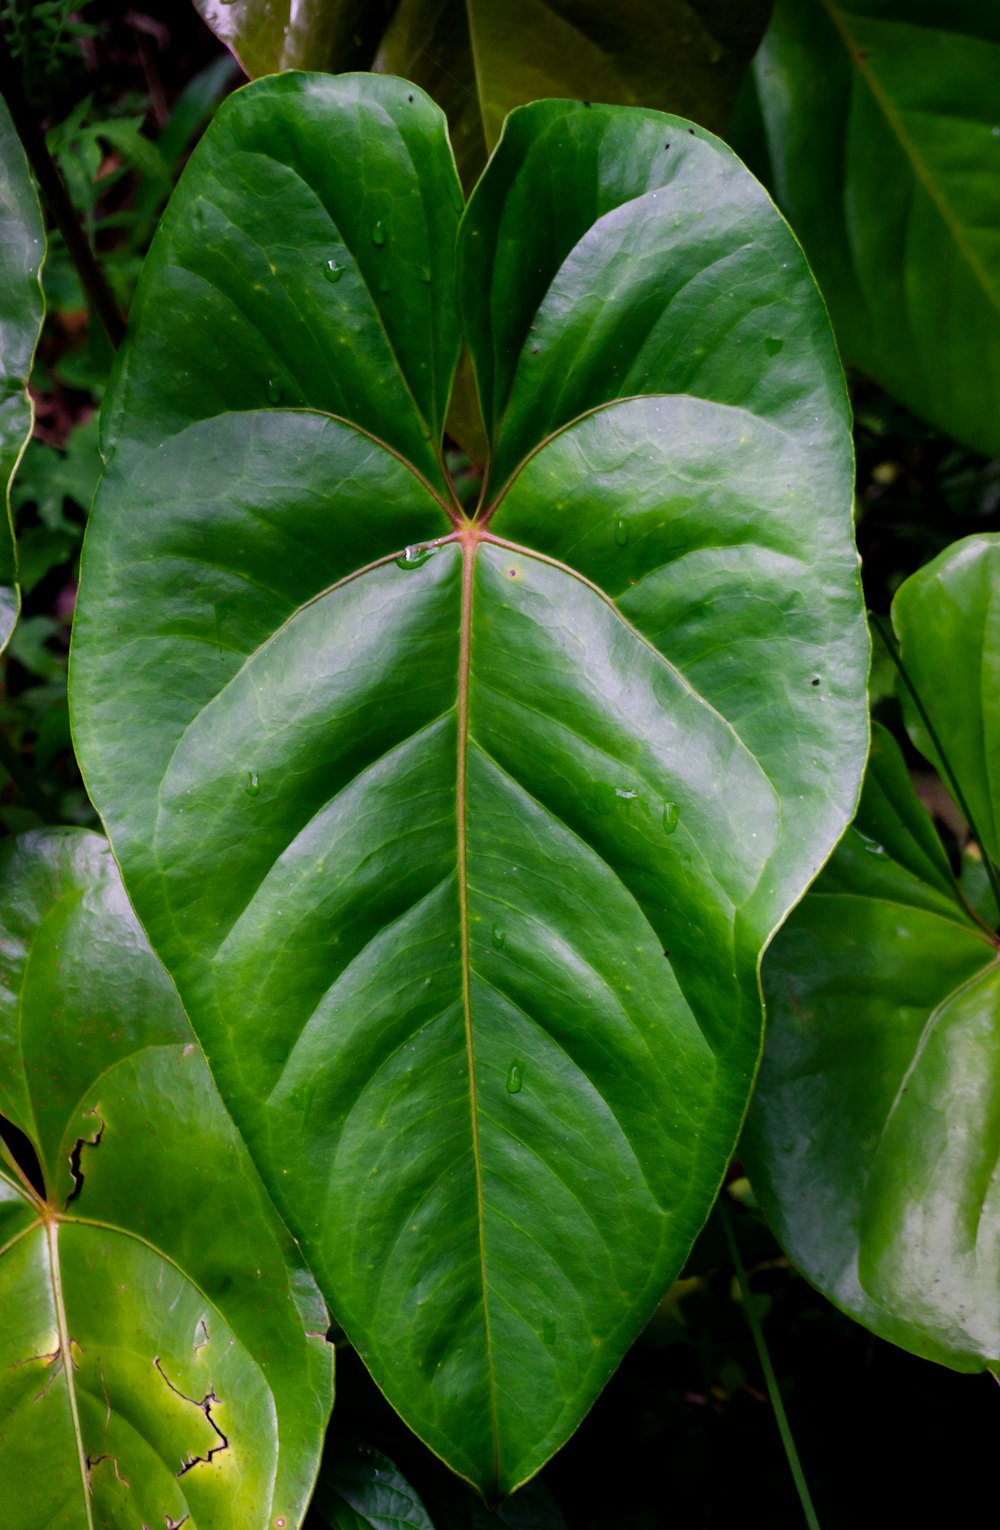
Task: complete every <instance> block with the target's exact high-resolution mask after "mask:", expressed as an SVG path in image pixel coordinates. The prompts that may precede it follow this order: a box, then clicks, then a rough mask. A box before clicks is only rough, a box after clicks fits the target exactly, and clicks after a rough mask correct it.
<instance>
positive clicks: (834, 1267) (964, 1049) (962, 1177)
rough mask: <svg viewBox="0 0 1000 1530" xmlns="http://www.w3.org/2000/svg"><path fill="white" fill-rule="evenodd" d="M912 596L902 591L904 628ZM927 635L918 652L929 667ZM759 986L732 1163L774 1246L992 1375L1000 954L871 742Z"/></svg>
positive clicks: (902, 1334)
mask: <svg viewBox="0 0 1000 1530" xmlns="http://www.w3.org/2000/svg"><path fill="white" fill-rule="evenodd" d="M976 540H979V539H976ZM952 556H953V555H952V554H950V553H949V554H946V555H945V557H946V558H952ZM914 579H915V580H916V581H921V582H923V583H924V584H927V585H929V584H931V583H932V579H931V578H930V577H929V576H928V574H927V571H923V572H921V573H920V574H917V575H915V576H914ZM908 583H912V581H910V582H908ZM913 600H914V597H913V596H912V595H911V593H910V591H909V589H908V586H907V585H904V586H903V588H902V589H901V590H900V593H899V595H898V596H897V606H896V608H895V611H894V617H895V619H896V621H897V628H898V626H899V625H900V623H899V617H898V615H896V612H898V610H899V607H900V606H903V607H907V608H910V609H912V605H913ZM969 625H970V626H971V625H972V624H971V623H970V624H969ZM931 639H932V631H931V630H930V629H927V630H925V631H924V633H923V634H922V635H921V636H920V637H919V638H918V642H927V643H928V647H927V649H926V650H925V651H926V652H927V654H928V657H929V658H930V661H931V662H932V663H935V664H936V662H937V661H936V657H935V656H934V655H933V653H932V652H931V648H930V641H931ZM969 646H970V647H971V646H973V641H972V637H971V634H970V643H969ZM991 647H992V648H993V651H994V654H995V652H996V649H995V644H993V645H991ZM909 648H910V644H909V643H907V644H906V646H905V649H904V652H906V650H907V649H909ZM951 657H952V663H953V666H954V667H953V668H952V669H951V670H950V671H949V677H950V678H949V686H956V685H959V686H960V684H961V682H960V678H959V677H960V676H961V675H962V673H963V669H962V666H961V665H958V664H955V658H956V655H955V653H954V651H952V655H951ZM909 662H910V655H909V654H907V664H908V665H909ZM972 725H973V724H972V719H971V718H970V732H971V728H972ZM943 738H944V741H945V747H946V750H947V748H948V746H949V743H950V738H951V735H948V734H945V735H943ZM764 978H765V996H766V999H767V1009H768V1029H767V1045H766V1047H765V1051H764V1062H763V1066H762V1068H761V1074H760V1079H759V1081H758V1086H757V1090H756V1092H755V1094H754V1102H753V1105H752V1107H751V1111H750V1117H749V1120H748V1123H747V1129H746V1132H745V1133H744V1137H743V1144H742V1147H741V1154H742V1156H743V1159H744V1161H745V1163H746V1165H747V1168H748V1171H749V1173H750V1175H751V1177H752V1180H753V1186H754V1189H755V1191H756V1192H757V1194H758V1195H759V1197H760V1201H761V1205H762V1206H763V1208H764V1211H765V1213H766V1215H767V1218H768V1221H769V1222H770V1223H771V1226H772V1227H773V1229H774V1231H775V1233H776V1234H777V1236H778V1238H779V1239H780V1241H781V1243H782V1244H783V1246H784V1247H785V1249H786V1250H787V1251H788V1254H789V1256H790V1257H791V1258H792V1259H793V1260H794V1262H795V1264H796V1266H797V1267H798V1268H799V1269H800V1270H801V1271H802V1273H803V1274H804V1275H806V1276H807V1278H808V1279H809V1280H811V1281H812V1282H813V1284H814V1285H816V1286H818V1287H819V1289H820V1290H821V1291H823V1292H824V1293H825V1294H826V1295H827V1296H829V1297H830V1299H831V1300H832V1301H834V1302H836V1303H837V1305H838V1306H839V1307H841V1308H842V1309H843V1310H844V1311H845V1312H848V1313H849V1314H850V1315H851V1316H852V1317H854V1318H857V1319H858V1321H859V1322H862V1323H865V1324H866V1325H867V1326H868V1327H869V1328H871V1329H873V1330H874V1331H875V1332H876V1333H878V1334H880V1335H882V1337H883V1338H886V1339H890V1340H891V1341H892V1342H893V1343H895V1344H900V1345H902V1346H903V1347H904V1348H906V1349H909V1350H912V1351H913V1352H914V1353H916V1354H918V1355H924V1356H926V1357H927V1358H929V1359H932V1360H937V1361H940V1362H941V1363H943V1364H945V1365H950V1366H953V1367H955V1369H957V1370H962V1371H971V1370H981V1369H982V1368H983V1367H984V1366H985V1365H989V1364H993V1365H997V1364H998V1363H1000V1281H998V1274H1000V1195H998V1193H997V1185H996V1183H995V1180H996V1164H997V1159H998V1156H1000V1087H998V1080H1000V967H998V964H997V938H996V936H995V935H994V934H993V932H992V931H991V930H990V929H989V927H988V926H984V925H983V924H982V923H981V922H980V920H979V919H977V918H976V917H975V916H974V915H973V914H972V913H971V912H970V911H969V910H968V909H967V908H966V907H965V906H964V905H963V903H962V900H961V898H960V896H959V894H958V891H957V889H956V887H955V883H954V881H953V879H952V875H951V870H950V867H949V864H948V859H947V857H946V855H945V852H944V849H943V847H942V845H941V842H940V840H939V839H938V837H937V834H936V832H935V830H934V827H933V825H932V823H931V821H930V819H929V818H928V817H927V814H926V812H925V811H924V809H923V807H922V806H921V804H920V803H919V802H918V801H917V798H916V796H915V794H914V791H913V787H912V786H911V784H910V781H909V777H908V775H907V771H906V766H905V764H904V762H903V757H902V755H901V753H900V750H899V747H898V745H897V744H896V743H895V742H894V740H893V739H892V737H891V736H890V735H889V734H887V733H885V732H883V731H882V730H878V731H877V732H876V736H875V739H874V742H873V748H872V757H871V762H870V764H869V768H868V775H867V779H866V783H865V789H864V794H863V796H862V800H861V809H860V811H859V813H858V817H857V820H856V822H855V824H854V826H853V828H851V829H850V830H848V833H847V835H846V836H845V838H844V841H843V843H842V845H841V846H840V847H839V848H838V850H837V851H836V853H835V855H834V857H833V860H832V861H831V862H830V865H829V866H828V867H827V868H826V870H825V871H824V872H823V875H822V876H821V878H820V880H819V882H818V883H817V884H816V887H815V888H814V889H813V890H812V891H811V892H810V893H809V894H808V895H807V896H806V898H805V900H804V902H803V903H802V905H801V906H800V907H799V908H798V909H797V910H796V911H795V913H794V914H793V915H792V917H791V918H790V919H789V921H788V924H787V925H786V926H785V928H784V929H783V930H782V932H781V934H780V935H779V936H778V939H777V940H776V942H775V944H774V947H773V949H772V951H770V952H769V953H768V956H767V958H766V959H765V963H764Z"/></svg>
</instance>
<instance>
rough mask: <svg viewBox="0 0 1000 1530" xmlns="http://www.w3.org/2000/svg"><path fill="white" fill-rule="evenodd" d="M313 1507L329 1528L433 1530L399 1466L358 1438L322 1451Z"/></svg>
mask: <svg viewBox="0 0 1000 1530" xmlns="http://www.w3.org/2000/svg"><path fill="white" fill-rule="evenodd" d="M313 1507H314V1508H315V1509H317V1510H318V1511H319V1512H320V1513H321V1514H322V1515H323V1518H324V1521H325V1523H326V1524H327V1525H329V1526H330V1530H434V1525H433V1524H432V1523H431V1519H430V1516H429V1515H428V1513H427V1510H426V1509H425V1508H424V1506H423V1504H422V1503H421V1501H420V1497H419V1495H418V1494H417V1493H416V1492H414V1490H413V1488H412V1487H411V1486H410V1484H409V1483H408V1482H407V1480H406V1478H405V1477H404V1476H403V1473H402V1472H401V1471H400V1470H399V1467H398V1466H397V1465H396V1464H395V1462H393V1461H390V1460H389V1457H388V1456H384V1455H383V1454H382V1452H381V1451H380V1450H376V1449H375V1448H374V1446H372V1445H367V1444H365V1443H364V1441H362V1440H338V1441H336V1442H335V1443H334V1445H333V1447H332V1448H331V1449H329V1450H328V1451H327V1452H326V1454H325V1455H324V1457H323V1466H322V1469H321V1471H320V1476H319V1482H318V1483H317V1485H316V1494H315V1497H314V1499H313Z"/></svg>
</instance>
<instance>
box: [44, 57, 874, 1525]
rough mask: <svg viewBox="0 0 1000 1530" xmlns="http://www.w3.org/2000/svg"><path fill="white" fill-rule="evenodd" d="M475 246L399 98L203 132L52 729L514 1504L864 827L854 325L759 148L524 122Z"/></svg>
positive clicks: (432, 1399)
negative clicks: (850, 387)
mask: <svg viewBox="0 0 1000 1530" xmlns="http://www.w3.org/2000/svg"><path fill="white" fill-rule="evenodd" d="M459 205H460V197H459V187H458V179H457V175H456V172H455V167H454V162H453V160H452V157H451V153H450V150H449V145H448V140H447V136H446V132H445V124H444V119H443V117H442V116H441V114H440V112H439V111H438V110H437V109H436V108H435V107H434V106H433V105H432V104H431V103H430V102H429V101H428V100H427V98H426V97H425V96H423V95H422V94H421V93H420V92H419V91H417V90H416V89H415V88H414V87H413V86H410V85H407V84H406V83H405V82H403V81H400V80H394V79H388V78H385V77H382V76H344V77H341V78H329V77H322V76H309V75H299V76H296V75H283V76H277V77H275V78H272V79H269V80H262V81H259V82H257V83H256V84H254V85H252V86H249V87H247V88H246V89H245V90H243V91H242V92H240V93H239V94H238V95H237V96H235V97H234V98H231V100H230V101H229V102H228V103H227V104H226V105H225V106H224V107H223V108H222V110H221V112H220V113H219V116H218V117H217V119H216V121H215V123H214V124H213V126H212V128H211V129H210V131H209V133H208V134H207V136H206V137H205V139H204V140H203V142H202V144H201V145H200V147H199V149H198V150H197V151H196V153H195V155H194V156H193V158H192V160H191V163H190V166H189V168H188V169H187V171H186V172H185V175H184V178H183V180H182V182H181V185H180V187H179V189H178V191H177V193H176V194H175V197H174V200H173V202H172V205H171V208H170V209H169V211H168V213H167V215H166V217H165V219H164V222H163V224H162V226H161V229H160V232H159V234H158V235H157V239H156V242H155V244H154V246H153V248H152V250H151V253H150V256H149V260H148V263H147V266H146V269H145V273H144V276H143V279H142V282H141V284H140V288H139V291H138V295H137V298H136V306H135V309H134V312H133V318H132V333H131V339H130V341H129V343H128V344H127V346H126V348H125V351H124V353H123V355H122V358H121V362H120V365H119V368H118V373H117V377H116V380H115V383H114V385H113V387H112V390H111V397H110V399H109V402H108V404H107V406H106V409H105V419H104V430H105V444H106V451H107V453H108V456H109V463H108V468H107V472H106V476H105V478H104V481H103V485H102V487H101V488H100V489H99V491H98V496H97V504H96V509H95V511H94V515H93V519H92V521H91V528H90V531H89V533H88V546H87V549H86V552H85V557H84V561H85V565H86V566H85V570H84V573H83V578H82V593H81V602H80V607H79V612H78V625H77V629H76V638H75V650H74V656H73V661H72V671H73V681H72V684H73V693H74V694H73V707H74V718H75V729H76V736H77V740H78V743H79V746H80V750H81V754H82V760H83V768H84V771H85V773H86V776H87V779H88V782H89V785H90V787H91V789H92V792H93V796H94V799H95V801H96V802H97V804H98V806H99V808H100V811H101V812H102V814H103V815H104V818H105V821H106V823H107V825H108V827H109V830H110V833H111V836H112V841H113V843H114V845H115V849H116V853H117V854H118V855H119V857H120V859H121V863H122V866H123V868H124V874H125V878H126V882H127V885H128V886H129V890H130V893H131V895H132V897H133V898H134V900H135V902H136V907H137V909H138V910H139V913H140V917H141V918H142V920H143V922H144V924H145V926H146V928H147V929H148V930H149V931H150V933H151V938H152V940H153V942H154V945H155V946H156V948H157V950H158V951H159V953H160V954H161V956H162V957H163V959H164V961H165V962H166V964H167V966H168V968H169V970H170V971H171V973H172V975H173V977H174V979H175V981H176V983H177V985H178V987H179V990H180V993H181V995H182V998H183V999H184V1002H185V1006H186V1008H187V1009H188V1013H189V1014H190V1015H191V1017H192V1020H193V1023H194V1025H195V1028H196V1029H197V1031H198V1034H199V1036H200V1038H201V1039H202V1041H203V1043H204V1045H205V1047H206V1048H207V1051H208V1054H209V1057H210V1060H211V1063H212V1067H213V1071H214V1073H215V1076H216V1078H217V1080H218V1081H219V1084H220V1088H221V1089H222V1092H223V1095H224V1097H225V1098H226V1099H227V1101H228V1103H229V1105H230V1108H231V1109H232V1111H233V1113H234V1116H235V1118H236V1120H237V1122H238V1124H239V1127H240V1130H241V1132H242V1133H243V1134H244V1136H245V1138H246V1140H247V1141H248V1143H249V1144H250V1147H251V1151H252V1152H253V1154H254V1157H255V1161H256V1163H257V1165H258V1167H259V1169H260V1171H261V1173H262V1175H263V1176H264V1179H265V1181H266V1183H267V1184H268V1186H269V1187H270V1188H271V1190H272V1192H273V1194H274V1195H275V1196H276V1198H277V1200H278V1203H279V1205H280V1207H281V1209H282V1211H283V1212H284V1214H285V1216H286V1217H287V1219H288V1220H289V1223H290V1225H291V1226H292V1229H293V1231H294V1232H295V1234H296V1236H297V1237H298V1238H300V1239H301V1241H302V1246H303V1250H304V1251H305V1252H306V1256H307V1258H308V1259H309V1262H310V1265H311V1267H312V1268H313V1269H314V1271H315V1272H316V1275H317V1278H318V1279H319V1282H320V1285H321V1286H322V1288H323V1290H324V1293H325V1294H326V1296H327V1298H328V1300H329V1301H330V1302H331V1304H332V1305H333V1307H334V1309H335V1312H336V1315H337V1318H338V1320H339V1321H340V1322H341V1323H342V1324H343V1326H344V1328H345V1329H346V1330H347V1333H348V1335H349V1336H350V1338H351V1340H352V1342H353V1343H354V1344H355V1345H356V1346H357V1348H358V1350H359V1352H360V1354H361V1355H362V1357H363V1358H364V1360H365V1362H366V1364H367V1365H368V1367H369V1368H370V1370H371V1371H372V1373H373V1375H374V1376H375V1378H376V1380H377V1381H378V1382H379V1384H380V1385H381V1386H382V1387H383V1388H384V1390H385V1392H386V1393H387V1395H388V1396H389V1398H390V1399H391V1401H392V1402H393V1403H394V1404H395V1406H396V1407H397V1408H399V1409H400V1411H401V1412H402V1413H403V1415H404V1417H405V1418H406V1420H407V1422H408V1423H409V1424H410V1425H411V1426H412V1427H413V1428H414V1429H415V1430H416V1431H417V1433H418V1434H420V1435H421V1436H422V1437H423V1438H424V1439H425V1440H426V1441H428V1442H429V1443H430V1444H431V1445H432V1447H433V1448H434V1449H435V1450H436V1451H438V1452H439V1453H440V1454H441V1455H442V1456H444V1457H445V1459H446V1460H447V1461H448V1462H449V1463H450V1464H451V1465H452V1466H453V1467H454V1468H455V1469H456V1470H457V1471H458V1472H460V1473H461V1474H463V1475H465V1476H467V1477H468V1478H470V1479H471V1480H472V1481H473V1482H475V1483H477V1484H478V1485H479V1486H480V1487H481V1489H482V1491H483V1492H484V1494H486V1495H487V1496H488V1497H490V1498H494V1497H500V1496H503V1494H505V1493H507V1492H510V1491H512V1490H513V1489H514V1487H516V1486H517V1484H518V1483H519V1482H521V1481H523V1480H524V1479H525V1478H527V1477H529V1476H530V1475H531V1474H532V1473H533V1472H534V1471H536V1470H537V1469H538V1467H539V1466H540V1465H541V1463H542V1462H543V1461H544V1460H545V1459H546V1457H547V1456H548V1455H550V1454H551V1453H552V1451H553V1450H555V1449H556V1448H557V1447H558V1446H559V1445H560V1444H561V1443H562V1441H563V1440H564V1439H565V1438H566V1436H567V1434H568V1433H569V1432H570V1431H571V1430H572V1429H573V1428H574V1427H575V1425H576V1424H577V1422H578V1421H579V1419H580V1417H581V1415H582V1414H583V1412H584V1411H585V1409H586V1408H587V1407H588V1406H589V1405H590V1403H591V1402H592V1400H593V1399H594V1397H595V1396H596V1394H597V1392H598V1391H599V1390H600V1388H601V1387H602V1386H603V1384H604V1382H605V1381H606V1380H607V1378H608V1376H609V1375H610V1373H611V1371H612V1370H613V1369H614V1367H615V1366H616V1365H617V1363H618V1361H619V1360H620V1358H621V1356H622V1354H623V1352H624V1350H625V1348H626V1347H627V1345H628V1344H629V1343H630V1342H631V1340H632V1338H633V1337H634V1335H635V1334H636V1332H637V1331H638V1330H639V1328H640V1327H641V1326H642V1324H643V1323H644V1321H645V1320H646V1318H647V1317H648V1316H649V1314H650V1312H651V1311H652V1309H653V1307H654V1305H655V1303H656V1301H657V1299H658V1297H659V1296H660V1294H661V1293H662V1291H663V1289H664V1288H665V1286H666V1285H667V1283H668V1282H669V1280H670V1279H671V1278H672V1276H673V1275H674V1274H676V1272H677V1270H678V1268H679V1267H680V1265H681V1263H682V1261H683V1259H684V1256H685V1254H686V1251H687V1249H688V1247H689V1246H690V1244H691V1241H692V1239H693V1238H694V1236H695V1234H696V1233H697V1231H698V1229H699V1227H700V1226H701V1223H702V1222H703V1220H704V1218H705V1215H706V1212H707V1210H708V1207H709V1205H710V1204H711V1201H712V1198H713V1196H714V1194H715V1191H716V1189H717V1187H718V1184H719V1181H720V1179H721V1176H722V1174H723V1171H724V1168H725V1164H726V1161H727V1158H728V1156H729V1153H730V1152H731V1150H732V1146H733V1143H734V1140H735V1137H736V1133H737V1131H738V1128H739V1123H740V1120H741V1117H742V1114H743V1111H744V1108H745V1105H746V1100H747V1096H748V1093H749V1090H750V1084H751V1081H752V1078H753V1074H754V1070H755V1067H756V1060H757V1053H758V1048H759V1044H760V1032H761V1007H760V996H759V990H758V979H757V967H758V961H759V957H760V953H761V950H762V948H763V946H764V944H765V943H766V941H767V940H768V938H769V937H770V935H771V932H772V931H773V930H774V929H775V927H776V926H777V925H778V923H779V922H780V921H781V919H782V918H783V917H784V914H785V913H786V911H787V909H788V908H789V906H790V905H791V903H793V902H794V901H795V900H796V899H797V898H798V897H799V896H800V895H801V893H802V891H803V889H804V888H805V886H806V884H807V883H808V882H809V880H810V879H811V877H812V876H813V874H814V873H815V871H816V869H817V868H818V866H819V865H820V864H821V862H822V861H823V860H824V858H825V857H826V856H827V855H828V854H829V851H830V849H831V847H832V845H833V843H834V842H835V840H836V839H837V837H838V835H839V834H840V833H841V831H842V829H843V827H844V824H845V823H846V822H847V819H848V817H849V816H850V814H851V812H852V810H853V807H854V799H855V794H856V791H857V788H858V782H859V777H860V774H861V769H862V764H863V760H864V756H865V752H866V744H867V720H866V712H865V701H864V675H865V669H866V665H867V652H868V645H867V637H866V633H865V628H864V620H863V615H862V610H861V602H860V593H859V588H858V577H857V562H856V556H855V553H854V551H853V546H852V540H851V520H850V504H851V477H852V475H851V453H850V442H849V435H848V422H847V407H846V401H845V397H844V390H843V383H842V379H841V376H840V372H839V369H838V365H837V360H836V355H835V352H834V348H833V344H832V340H831V336H830V333H829V329H828V326H827V323H826V318H825V314H824V311H823V307H822V303H821V301H820V299H819V296H818V294H817V292H816V289H815V286H814V285H813V282H812V279H811V277H810V275H809V272H808V270H807V268H806V266H805V264H804V262H803V260H802V257H801V254H800V252H799V250H798V246H797V245H796V243H795V240H794V238H793V237H792V235H791V233H790V232H789V230H788V228H787V226H786V225H785V224H784V222H783V221H782V220H781V218H780V217H779V216H778V215H777V214H776V212H775V210H774V207H773V205H772V204H771V202H770V201H769V200H768V198H767V197H766V195H765V194H764V193H763V192H762V191H761V189H760V187H759V186H758V185H757V184H756V182H754V181H753V180H752V179H751V178H750V177H749V176H748V175H747V173H746V171H745V170H744V169H743V168H742V166H741V165H740V164H739V162H738V161H737V160H736V159H735V158H734V157H733V155H732V154H731V153H730V152H729V150H728V149H726V148H725V147H724V146H723V145H722V144H720V143H719V142H718V141H717V140H715V139H713V138H712V137H710V136H709V135H707V134H705V133H702V132H700V131H698V130H696V129H695V128H693V127H691V126H689V125H688V124H687V123H685V122H682V121H680V120H678V119H676V118H671V117H664V116H661V115H660V114H659V113H656V112H648V111H640V110H627V109H625V108H613V107H607V108H597V107H595V108H589V109H588V108H586V107H584V106H583V105H580V104H579V103H566V102H562V103H559V102H548V103H540V104H538V105H535V106H529V107H526V108H523V109H521V110H520V111H518V112H515V113H514V114H513V115H512V116H511V118H510V119H509V121H508V124H507V127H506V130H505V134H504V137H503V139H502V141H501V143H500V145H499V147H498V149H497V152H496V154H495V156H494V158H493V160H492V161H491V163H490V166H489V169H488V171H487V173H486V175H485V177H484V179H483V181H482V182H481V183H480V185H479V188H478V190H477V192H476V194H475V196H474V197H473V199H472V201H471V203H470V205H469V207H468V209H467V211H466V212H465V214H464V218H463V221H462V228H461V233H459ZM456 268H457V273H458V274H457V276H456ZM459 292H460V293H461V297H462V303H463V307H464V311H465V333H466V337H467V341H468V344H469V347H470V350H471V354H472V358H473V362H474V365H475V369H476V373H477V377H478V383H479V389H480V392H481V395H482V399H483V405H484V418H485V420H486V422H487V424H488V426H489V430H490V435H491V441H492V448H491V450H492V456H491V464H490V468H489V472H488V478H487V484H486V488H485V491H484V496H483V500H482V503H481V505H480V507H479V509H478V511H477V512H476V514H475V515H474V516H473V517H466V516H465V515H464V514H463V513H462V511H461V510H460V509H459V507H458V505H457V503H456V502H455V500H454V499H453V497H452V494H451V488H450V484H449V482H448V476H447V472H446V469H445V465H444V458H443V451H442V422H443V419H444V417H445V410H446V406H447V401H448V394H449V389H450V386H451V380H452V376H453V373H454V368H455V364H456V359H457V356H458V353H459V344H460V330H459V321H458V304H457V294H458V293H459Z"/></svg>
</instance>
